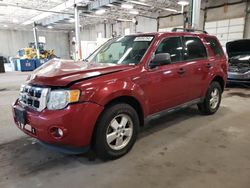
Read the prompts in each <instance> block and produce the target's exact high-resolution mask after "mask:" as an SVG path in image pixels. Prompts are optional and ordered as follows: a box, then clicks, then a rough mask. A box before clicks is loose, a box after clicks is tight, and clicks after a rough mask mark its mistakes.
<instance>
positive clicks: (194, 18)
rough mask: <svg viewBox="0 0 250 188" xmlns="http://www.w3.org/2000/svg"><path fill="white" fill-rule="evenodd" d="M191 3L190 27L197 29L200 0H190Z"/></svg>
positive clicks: (198, 25)
mask: <svg viewBox="0 0 250 188" xmlns="http://www.w3.org/2000/svg"><path fill="white" fill-rule="evenodd" d="M191 1H192V3H190V5H192V28H193V29H199V27H200V11H201V0H191Z"/></svg>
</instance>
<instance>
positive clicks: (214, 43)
mask: <svg viewBox="0 0 250 188" xmlns="http://www.w3.org/2000/svg"><path fill="white" fill-rule="evenodd" d="M205 40H206V41H207V42H208V45H209V46H210V47H211V49H212V50H213V52H214V55H216V56H222V54H223V52H222V49H221V47H220V44H219V43H218V41H217V40H216V39H215V38H212V37H206V38H205Z"/></svg>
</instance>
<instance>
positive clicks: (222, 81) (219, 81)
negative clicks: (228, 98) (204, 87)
mask: <svg viewBox="0 0 250 188" xmlns="http://www.w3.org/2000/svg"><path fill="white" fill-rule="evenodd" d="M212 82H218V83H219V84H220V86H221V89H222V91H224V88H225V81H224V79H223V77H221V76H219V75H217V76H215V77H214V78H213V80H212V81H211V83H212ZM211 83H210V84H211Z"/></svg>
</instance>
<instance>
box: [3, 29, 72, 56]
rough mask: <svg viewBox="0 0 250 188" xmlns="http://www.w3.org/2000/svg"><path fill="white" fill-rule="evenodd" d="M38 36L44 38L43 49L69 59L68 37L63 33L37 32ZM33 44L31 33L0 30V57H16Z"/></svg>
mask: <svg viewBox="0 0 250 188" xmlns="http://www.w3.org/2000/svg"><path fill="white" fill-rule="evenodd" d="M38 36H45V37H46V45H45V49H48V50H52V49H54V50H55V53H56V55H57V56H59V57H61V58H66V59H68V58H69V37H68V33H65V32H58V31H53V32H47V31H46V32H45V31H38ZM29 42H34V36H33V32H32V31H16V30H0V55H1V56H5V57H8V56H12V57H16V55H17V51H18V50H19V49H21V48H24V47H28V43H29Z"/></svg>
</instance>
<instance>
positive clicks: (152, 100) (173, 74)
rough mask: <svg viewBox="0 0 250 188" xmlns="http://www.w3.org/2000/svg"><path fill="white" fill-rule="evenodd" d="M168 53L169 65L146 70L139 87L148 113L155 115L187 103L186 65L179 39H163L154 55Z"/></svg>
mask: <svg viewBox="0 0 250 188" xmlns="http://www.w3.org/2000/svg"><path fill="white" fill-rule="evenodd" d="M160 53H169V54H170V56H171V63H170V64H166V65H161V66H158V67H155V68H152V69H148V70H146V71H144V72H143V73H142V75H141V76H140V79H139V80H137V82H138V81H139V82H140V83H138V84H139V85H140V87H141V88H142V89H143V90H144V92H145V95H146V96H147V98H148V106H149V113H150V114H152V113H156V112H159V111H162V110H164V109H168V108H172V107H175V106H177V105H180V104H183V103H185V102H187V100H186V90H187V89H188V86H187V85H186V76H187V72H186V70H185V66H186V63H185V62H184V61H183V44H182V39H181V38H180V37H168V38H165V39H164V40H163V41H162V42H161V43H160V44H159V46H158V47H157V49H156V51H155V53H154V54H160Z"/></svg>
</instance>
